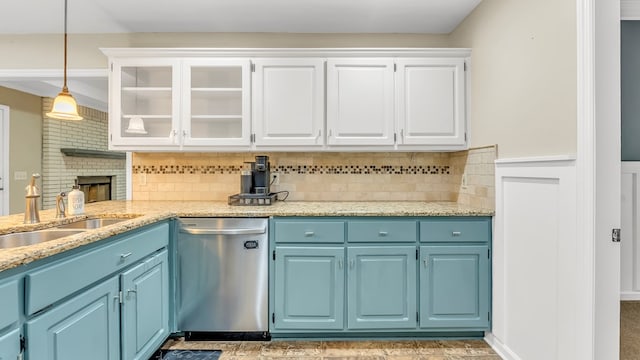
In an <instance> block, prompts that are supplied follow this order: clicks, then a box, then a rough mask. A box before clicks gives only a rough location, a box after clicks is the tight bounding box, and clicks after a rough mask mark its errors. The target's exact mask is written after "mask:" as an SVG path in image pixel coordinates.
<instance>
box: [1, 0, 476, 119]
mask: <svg viewBox="0 0 640 360" xmlns="http://www.w3.org/2000/svg"><path fill="white" fill-rule="evenodd" d="M480 1H481V0H135V1H131V0H68V24H67V31H68V32H69V33H70V34H74V33H76V34H88V33H140V32H143V33H144V32H175V33H180V32H288V33H422V34H425V33H431V34H446V33H449V32H451V31H453V30H454V29H455V28H456V27H457V26H458V24H459V23H460V22H462V20H464V18H465V17H466V16H467V15H468V14H469V13H470V12H471V11H473V9H474V8H475V7H476V6H477V5H478V4H479V3H480ZM2 8H3V9H2V17H1V19H2V20H1V21H0V35H7V34H61V33H62V32H63V30H64V21H63V19H64V0H20V1H12V2H9V3H7V4H4V5H3V6H2ZM60 75H61V74H58V75H57V79H56V76H53V77H51V78H49V76H46V78H45V79H38V78H37V77H29V76H19V77H17V78H15V77H14V78H12V79H10V78H7V77H4V76H2V74H1V70H0V86H6V87H11V88H15V89H18V90H21V91H26V92H30V93H33V94H36V95H40V96H55V95H56V94H57V92H58V91H59V89H60V87H61V85H62V82H61V80H60V78H61V76H60ZM70 75H71V73H70ZM94 75H95V74H94ZM101 76H102V77H104V76H106V72H105V73H104V74H102V75H101ZM101 76H98V77H97V78H96V77H95V76H88V75H86V76H79V77H77V78H73V79H72V81H71V80H70V82H69V89H70V90H71V92H72V93H73V94H74V96H76V98H77V100H78V102H79V103H80V104H82V105H85V106H90V107H94V108H97V109H100V110H103V111H106V110H107V106H106V103H107V100H106V94H107V91H106V87H107V82H106V78H102V79H101V78H100V77H101ZM85 91H88V92H90V93H87V96H84V95H85V94H84V92H85ZM101 99H104V100H101ZM96 101H97V102H98V103H97V104H96Z"/></svg>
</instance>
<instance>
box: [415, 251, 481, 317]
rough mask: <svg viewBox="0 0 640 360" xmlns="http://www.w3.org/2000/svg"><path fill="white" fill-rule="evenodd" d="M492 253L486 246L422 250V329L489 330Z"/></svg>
mask: <svg viewBox="0 0 640 360" xmlns="http://www.w3.org/2000/svg"><path fill="white" fill-rule="evenodd" d="M489 270H490V268H489V253H488V247H487V246H486V245H483V246H465V245H455V246H422V247H420V327H421V328H449V329H451V328H474V329H488V327H489Z"/></svg>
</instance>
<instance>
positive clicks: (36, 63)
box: [0, 33, 448, 69]
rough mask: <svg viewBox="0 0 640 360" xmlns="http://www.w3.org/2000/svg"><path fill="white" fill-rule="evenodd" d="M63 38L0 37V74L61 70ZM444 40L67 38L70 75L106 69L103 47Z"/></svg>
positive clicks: (423, 40) (426, 41) (426, 39)
mask: <svg viewBox="0 0 640 360" xmlns="http://www.w3.org/2000/svg"><path fill="white" fill-rule="evenodd" d="M62 44H63V43H62V36H61V35H0V49H2V53H5V54H12V56H1V57H0V69H50V68H60V67H61V66H62V59H63V53H62V50H63V46H62ZM447 46H448V37H447V36H446V35H430V34H288V33H132V34H69V54H68V55H69V65H68V66H69V69H96V68H105V67H107V58H106V57H105V56H104V54H102V52H101V51H100V48H105V47H231V48H234V47H235V48H243V47H251V48H260V47H265V48H271V47H274V48H278V47H291V48H308V47H447Z"/></svg>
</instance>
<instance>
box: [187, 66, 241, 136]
mask: <svg viewBox="0 0 640 360" xmlns="http://www.w3.org/2000/svg"><path fill="white" fill-rule="evenodd" d="M250 65H251V64H250V62H249V60H248V59H186V60H184V61H183V63H182V67H183V71H184V73H183V81H184V85H183V86H182V116H181V119H182V131H181V136H182V137H183V140H182V143H183V145H184V146H185V147H187V146H202V147H211V146H221V145H240V146H241V145H244V146H246V147H247V148H248V147H249V145H250V143H251V139H250V134H251V132H250V130H251V129H250V127H251V117H250V114H251V104H250V101H251V98H250V93H249V88H250V70H251V68H250Z"/></svg>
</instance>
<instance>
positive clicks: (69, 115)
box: [47, 0, 82, 120]
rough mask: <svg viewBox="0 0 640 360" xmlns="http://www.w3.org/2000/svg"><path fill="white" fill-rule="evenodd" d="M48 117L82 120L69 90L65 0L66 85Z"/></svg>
mask: <svg viewBox="0 0 640 360" xmlns="http://www.w3.org/2000/svg"><path fill="white" fill-rule="evenodd" d="M47 116H48V117H50V118H52V119H58V120H82V116H80V115H79V114H78V104H77V103H76V99H74V98H73V96H72V95H71V93H69V89H68V88H67V0H64V85H63V86H62V91H61V92H60V93H59V94H58V96H56V98H55V99H54V100H53V106H52V107H51V111H50V112H48V113H47Z"/></svg>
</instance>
